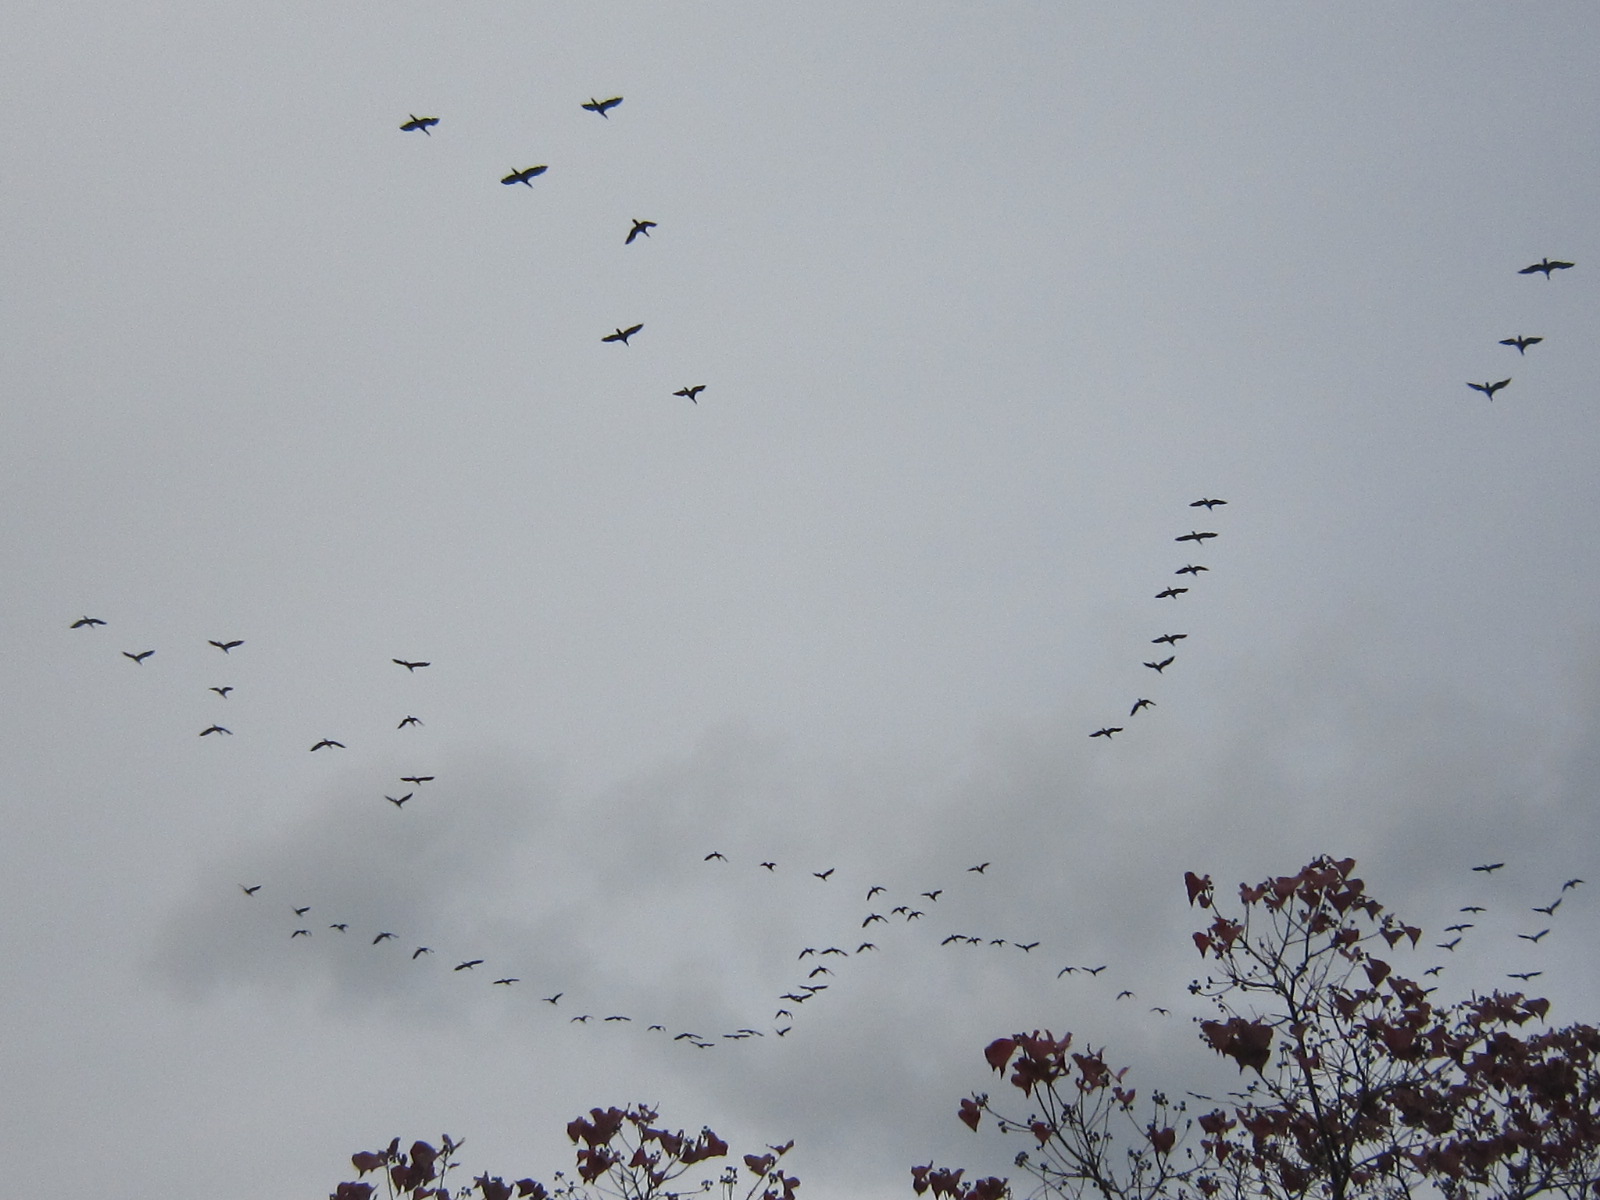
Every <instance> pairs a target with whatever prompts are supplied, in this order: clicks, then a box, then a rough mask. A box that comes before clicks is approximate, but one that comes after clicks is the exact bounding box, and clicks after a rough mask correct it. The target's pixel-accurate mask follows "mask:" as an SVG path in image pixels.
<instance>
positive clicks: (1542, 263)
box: [1517, 258, 1574, 279]
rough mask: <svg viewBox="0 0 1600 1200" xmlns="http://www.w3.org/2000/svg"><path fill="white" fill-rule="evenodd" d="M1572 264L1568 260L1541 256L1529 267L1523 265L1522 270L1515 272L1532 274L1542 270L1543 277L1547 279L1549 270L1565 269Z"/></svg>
mask: <svg viewBox="0 0 1600 1200" xmlns="http://www.w3.org/2000/svg"><path fill="white" fill-rule="evenodd" d="M1573 265H1574V264H1572V263H1569V262H1559V261H1557V260H1556V259H1553V258H1541V259H1540V260H1539V261H1538V262H1536V263H1534V264H1533V265H1532V266H1531V267H1523V268H1522V270H1520V271H1518V272H1517V274H1518V275H1533V274H1536V273H1540V272H1542V273H1543V274H1544V277H1545V278H1546V279H1549V278H1550V272H1551V271H1565V270H1566V269H1567V268H1568V267H1571V266H1573Z"/></svg>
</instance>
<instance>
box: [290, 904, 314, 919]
mask: <svg viewBox="0 0 1600 1200" xmlns="http://www.w3.org/2000/svg"><path fill="white" fill-rule="evenodd" d="M310 911H311V905H309V904H302V905H301V906H300V907H299V908H296V909H295V910H294V915H295V916H297V917H303V916H305V915H306V914H307V913H308V912H310Z"/></svg>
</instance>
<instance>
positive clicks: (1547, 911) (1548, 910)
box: [1533, 896, 1561, 917]
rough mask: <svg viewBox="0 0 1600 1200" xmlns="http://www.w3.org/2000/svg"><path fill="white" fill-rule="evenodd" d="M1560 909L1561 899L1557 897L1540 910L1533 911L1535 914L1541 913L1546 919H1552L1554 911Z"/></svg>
mask: <svg viewBox="0 0 1600 1200" xmlns="http://www.w3.org/2000/svg"><path fill="white" fill-rule="evenodd" d="M1560 907H1561V897H1560V896H1557V897H1556V898H1555V899H1554V900H1552V901H1551V902H1550V903H1549V904H1546V905H1544V906H1543V907H1542V908H1536V909H1534V910H1533V911H1534V912H1536V913H1543V914H1544V915H1545V916H1547V917H1553V916H1555V915H1556V909H1558V908H1560Z"/></svg>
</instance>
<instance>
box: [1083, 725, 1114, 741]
mask: <svg viewBox="0 0 1600 1200" xmlns="http://www.w3.org/2000/svg"><path fill="white" fill-rule="evenodd" d="M1121 732H1122V726H1121V725H1102V726H1101V727H1100V728H1099V729H1096V730H1095V731H1094V732H1093V733H1091V734H1090V735H1089V736H1090V737H1092V738H1097V737H1103V738H1105V739H1106V740H1107V741H1110V740H1111V738H1112V737H1113V736H1115V735H1116V734H1119V733H1121Z"/></svg>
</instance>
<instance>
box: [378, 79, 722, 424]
mask: <svg viewBox="0 0 1600 1200" xmlns="http://www.w3.org/2000/svg"><path fill="white" fill-rule="evenodd" d="M621 103H622V97H621V96H611V97H609V98H607V99H605V100H596V99H595V98H594V97H592V96H591V97H590V98H589V101H588V103H586V104H581V105H579V106H578V107H580V108H582V109H584V110H586V111H588V112H592V113H595V114H597V115H599V116H601V117H604V118H605V119H606V120H610V119H611V110H612V109H614V108H616V107H617V106H618V105H619V104H621ZM408 117H409V119H408V120H407V121H405V122H404V123H403V124H401V126H400V128H401V130H402V131H404V132H406V133H413V132H417V131H420V132H422V133H423V134H425V135H426V136H428V137H432V136H433V127H434V126H435V125H437V124H438V123H439V118H438V117H419V116H417V115H416V114H415V113H410V114H408ZM549 169H550V165H549V164H548V163H537V164H535V165H534V166H531V167H518V168H516V169H514V170H512V171H511V172H510V173H509V174H508V175H506V176H504V177H503V178H502V179H501V180H500V182H501V183H503V184H508V185H514V184H518V183H520V184H522V185H524V186H525V187H528V188H532V187H533V181H534V180H535V179H537V178H538V177H539V176H541V175H543V174H544V173H545V172H546V171H548V170H549ZM630 220H632V222H633V226H632V228H630V229H629V230H628V235H627V237H625V238H624V239H623V241H622V244H623V245H624V246H631V245H633V243H634V240H635V239H637V238H640V237H649V236H650V231H651V230H652V229H655V228H656V227H657V225H656V222H655V221H647V220H643V219H641V218H638V217H633V218H630ZM643 328H644V323H643V322H642V321H641V322H636V323H634V324H632V325H628V326H622V325H618V326H617V327H616V328H615V329H613V330H612V331H611V332H610V333H608V334H605V335H604V336H602V337H601V339H600V340H601V341H602V342H605V343H608V344H611V345H621V346H626V345H628V344H629V339H630V338H632V337H633V335H634V334H636V333H638V332H639V331H640V330H642V329H643ZM705 390H706V385H705V384H703V383H696V384H690V385H687V386H684V387H681V388H679V389H678V390H677V391H675V392H673V393H672V394H673V395H674V396H681V397H682V398H684V399H685V400H688V401H689V402H690V403H691V404H695V405H698V404H699V403H700V393H701V392H703V391H705Z"/></svg>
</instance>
